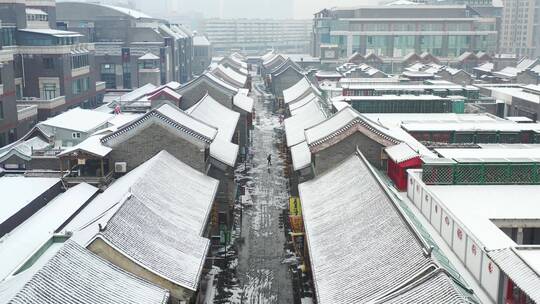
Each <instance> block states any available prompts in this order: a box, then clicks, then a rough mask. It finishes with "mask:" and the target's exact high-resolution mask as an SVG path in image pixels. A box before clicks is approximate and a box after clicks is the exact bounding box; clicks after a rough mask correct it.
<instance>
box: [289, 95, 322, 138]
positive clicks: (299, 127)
mask: <svg viewBox="0 0 540 304" xmlns="http://www.w3.org/2000/svg"><path fill="white" fill-rule="evenodd" d="M325 119H326V114H325V113H324V111H323V110H322V109H321V107H320V104H319V102H318V101H316V100H313V101H311V102H309V103H307V104H306V105H304V106H302V107H300V108H298V109H296V111H295V116H292V117H289V118H287V119H285V122H284V124H285V135H286V138H287V146H288V147H292V146H294V145H297V144H299V143H301V142H303V141H304V140H305V137H304V130H306V129H307V128H310V127H312V126H314V125H316V124H318V123H320V122H321V121H324V120H325Z"/></svg>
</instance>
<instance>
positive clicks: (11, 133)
mask: <svg viewBox="0 0 540 304" xmlns="http://www.w3.org/2000/svg"><path fill="white" fill-rule="evenodd" d="M16 140H17V129H9V132H8V141H9V143H12V142H15V141H16Z"/></svg>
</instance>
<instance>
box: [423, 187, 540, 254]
mask: <svg viewBox="0 0 540 304" xmlns="http://www.w3.org/2000/svg"><path fill="white" fill-rule="evenodd" d="M426 189H427V190H428V191H429V192H431V194H432V196H433V197H434V198H436V199H437V201H438V202H440V204H441V208H443V209H445V210H446V211H447V212H448V214H453V217H454V218H455V219H457V220H458V221H459V222H461V223H460V227H462V228H463V229H464V230H466V231H468V232H469V233H468V234H470V235H471V236H473V238H474V239H476V241H477V242H478V243H479V246H480V247H481V248H483V247H486V248H487V249H488V250H495V249H501V248H507V247H511V246H514V245H515V243H514V242H513V241H512V240H511V239H510V238H509V237H508V236H507V235H506V234H505V233H504V232H503V231H502V230H501V229H499V228H498V227H497V226H496V225H495V224H494V223H493V220H520V221H521V220H538V219H540V210H539V209H538V208H537V206H538V199H537V198H538V196H539V195H540V185H451V186H436V185H428V186H427V188H426ZM516 197H518V198H519V199H517V200H516ZM508 202H512V203H511V204H509V203H508Z"/></svg>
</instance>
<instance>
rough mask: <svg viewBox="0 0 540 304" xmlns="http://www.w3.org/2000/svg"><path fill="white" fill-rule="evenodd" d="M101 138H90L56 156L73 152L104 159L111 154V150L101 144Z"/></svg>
mask: <svg viewBox="0 0 540 304" xmlns="http://www.w3.org/2000/svg"><path fill="white" fill-rule="evenodd" d="M102 137H103V136H102V135H94V136H90V137H88V138H87V139H85V140H84V141H82V142H81V143H80V144H78V145H75V146H73V147H71V148H68V149H66V150H64V151H62V153H60V154H58V155H57V157H62V156H65V155H69V154H71V153H73V152H75V151H81V152H85V153H89V154H92V155H95V156H97V157H105V156H107V154H109V153H111V151H112V149H111V148H110V147H107V146H105V145H103V144H102V143H101V138H102Z"/></svg>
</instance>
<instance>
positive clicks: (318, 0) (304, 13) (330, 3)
mask: <svg viewBox="0 0 540 304" xmlns="http://www.w3.org/2000/svg"><path fill="white" fill-rule="evenodd" d="M252 1H257V0H252ZM289 1H294V17H295V18H297V19H305V18H313V14H314V13H315V12H318V11H320V10H322V9H324V8H331V7H334V6H357V5H376V4H377V3H378V2H379V1H378V0H289Z"/></svg>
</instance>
